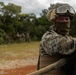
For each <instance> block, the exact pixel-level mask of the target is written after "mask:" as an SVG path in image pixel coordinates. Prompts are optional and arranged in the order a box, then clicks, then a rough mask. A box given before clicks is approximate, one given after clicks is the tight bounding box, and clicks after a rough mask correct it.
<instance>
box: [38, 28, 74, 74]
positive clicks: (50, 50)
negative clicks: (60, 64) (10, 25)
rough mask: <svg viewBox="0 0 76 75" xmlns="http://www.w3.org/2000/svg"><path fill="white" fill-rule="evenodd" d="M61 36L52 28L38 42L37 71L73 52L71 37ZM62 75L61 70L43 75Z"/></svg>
mask: <svg viewBox="0 0 76 75" xmlns="http://www.w3.org/2000/svg"><path fill="white" fill-rule="evenodd" d="M68 37H69V38H67V37H66V36H62V35H60V34H58V33H56V32H55V31H53V29H52V27H51V29H50V30H49V31H47V32H46V33H45V34H44V35H43V37H42V40H41V42H40V60H39V69H41V68H43V67H45V66H47V65H49V64H52V63H54V62H56V61H57V60H59V59H60V58H62V57H63V56H64V55H69V54H71V53H73V52H74V50H75V43H74V39H73V38H72V37H71V36H68ZM50 74H51V75H62V74H63V75H64V73H62V70H61V69H58V70H54V71H52V72H49V73H48V74H45V75H50Z"/></svg>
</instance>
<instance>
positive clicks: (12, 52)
mask: <svg viewBox="0 0 76 75" xmlns="http://www.w3.org/2000/svg"><path fill="white" fill-rule="evenodd" d="M38 53H39V42H30V43H18V44H8V45H0V59H5V60H14V59H27V58H36V57H38Z"/></svg>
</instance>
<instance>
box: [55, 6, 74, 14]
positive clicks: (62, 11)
mask: <svg viewBox="0 0 76 75" xmlns="http://www.w3.org/2000/svg"><path fill="white" fill-rule="evenodd" d="M66 13H70V14H73V15H74V14H75V10H74V9H73V8H72V7H71V6H68V5H63V6H60V7H58V8H57V9H56V14H66Z"/></svg>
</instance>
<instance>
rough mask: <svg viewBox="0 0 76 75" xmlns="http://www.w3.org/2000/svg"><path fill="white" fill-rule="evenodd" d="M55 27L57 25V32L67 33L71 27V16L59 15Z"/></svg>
mask: <svg viewBox="0 0 76 75" xmlns="http://www.w3.org/2000/svg"><path fill="white" fill-rule="evenodd" d="M55 27H56V30H57V32H59V33H61V34H67V33H68V32H69V29H70V17H68V16H58V17H57V18H56V19H55Z"/></svg>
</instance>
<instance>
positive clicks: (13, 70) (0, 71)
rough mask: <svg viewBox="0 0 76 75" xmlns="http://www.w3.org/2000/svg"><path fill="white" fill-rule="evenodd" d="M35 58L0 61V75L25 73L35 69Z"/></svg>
mask: <svg viewBox="0 0 76 75" xmlns="http://www.w3.org/2000/svg"><path fill="white" fill-rule="evenodd" d="M36 66H37V59H33V58H32V59H26V60H25V59H23V60H18V59H16V60H9V61H7V62H5V63H0V75H26V74H28V73H31V72H33V71H35V70H36Z"/></svg>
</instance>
